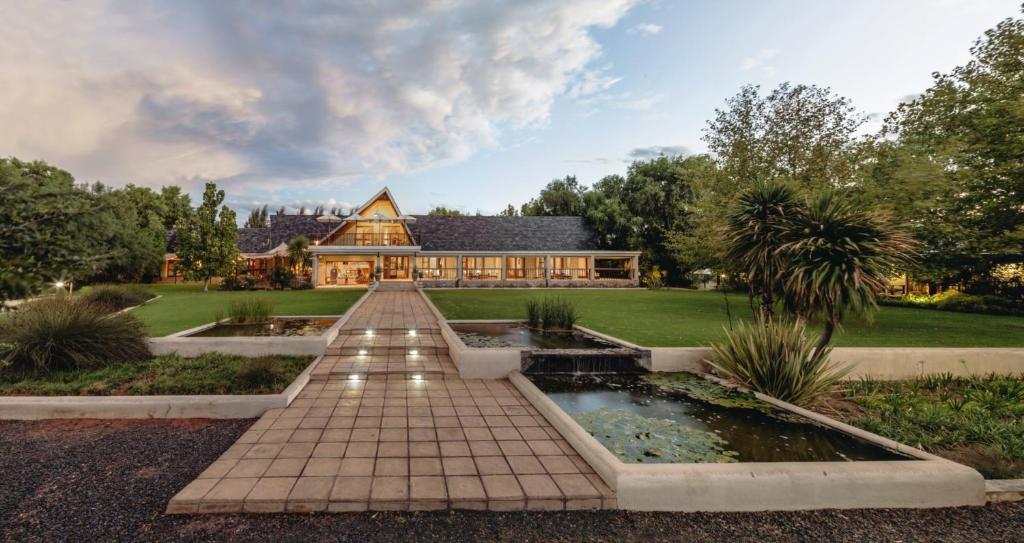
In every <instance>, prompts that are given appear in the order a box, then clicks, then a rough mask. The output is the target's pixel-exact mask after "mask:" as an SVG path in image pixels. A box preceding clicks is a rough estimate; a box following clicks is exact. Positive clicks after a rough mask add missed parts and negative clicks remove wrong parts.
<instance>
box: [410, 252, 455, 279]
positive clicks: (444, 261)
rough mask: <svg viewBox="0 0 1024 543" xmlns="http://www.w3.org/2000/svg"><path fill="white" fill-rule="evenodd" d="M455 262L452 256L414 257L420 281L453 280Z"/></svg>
mask: <svg viewBox="0 0 1024 543" xmlns="http://www.w3.org/2000/svg"><path fill="white" fill-rule="evenodd" d="M457 263H458V261H457V260H456V257H454V256H421V257H418V258H417V259H416V268H417V271H418V272H419V279H420V280H422V281H454V280H455V279H457V277H456V274H457V272H458V270H457Z"/></svg>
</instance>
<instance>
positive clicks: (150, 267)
mask: <svg viewBox="0 0 1024 543" xmlns="http://www.w3.org/2000/svg"><path fill="white" fill-rule="evenodd" d="M91 191H92V193H93V194H95V195H96V199H97V201H98V202H99V204H100V207H99V209H98V210H97V211H96V213H97V216H98V218H99V219H100V220H101V222H102V223H103V224H104V225H105V228H103V229H102V230H100V231H98V232H96V234H97V235H98V236H100V237H101V243H102V245H103V246H104V247H106V248H107V251H108V252H109V258H108V259H107V260H106V261H105V263H104V266H103V268H102V269H101V270H99V272H98V275H97V276H96V277H94V279H103V280H113V281H141V280H144V279H147V278H150V277H154V276H157V275H159V274H160V266H161V265H162V264H163V259H164V253H166V252H167V238H166V229H165V223H164V218H165V216H166V215H167V213H168V211H167V209H166V207H165V200H164V199H163V198H162V197H161V195H160V194H159V193H157V192H156V191H154V190H152V189H150V188H147V187H138V186H135V185H131V184H129V185H127V186H125V187H124V188H120V189H111V188H109V187H106V186H104V185H102V184H100V183H96V184H94V185H93V187H92V189H91Z"/></svg>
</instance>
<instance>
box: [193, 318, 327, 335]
mask: <svg viewBox="0 0 1024 543" xmlns="http://www.w3.org/2000/svg"><path fill="white" fill-rule="evenodd" d="M335 322H337V319H311V318H275V319H271V320H270V321H269V322H264V323H255V324H230V323H218V324H215V325H214V326H211V327H210V328H206V329H204V330H200V331H198V332H195V333H193V334H189V335H188V337H256V336H260V337H268V336H319V335H320V334H322V333H324V331H325V330H327V329H328V328H330V327H331V325H333V324H334V323H335Z"/></svg>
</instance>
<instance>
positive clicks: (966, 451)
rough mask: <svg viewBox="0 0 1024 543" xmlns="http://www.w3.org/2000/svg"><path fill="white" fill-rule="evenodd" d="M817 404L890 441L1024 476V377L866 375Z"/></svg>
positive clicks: (992, 472) (1000, 474)
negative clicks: (903, 378)
mask: <svg viewBox="0 0 1024 543" xmlns="http://www.w3.org/2000/svg"><path fill="white" fill-rule="evenodd" d="M816 409H817V410H818V411H819V412H821V413H823V414H825V415H827V416H830V417H834V418H838V419H840V420H842V421H843V422H846V423H849V424H852V425H854V426H857V427H860V428H863V429H865V430H867V431H869V432H874V433H876V434H879V435H882V436H885V437H888V438H890V439H893V440H896V441H899V442H901V443H906V444H908V445H914V446H916V447H920V448H922V449H924V450H926V451H928V452H931V453H934V454H937V455H939V456H943V457H946V458H948V459H950V460H953V461H955V462H960V463H962V464H966V465H968V466H971V467H972V468H975V469H977V470H978V471H980V472H981V474H982V475H984V476H985V477H986V478H992V479H1016V478H1020V477H1024V381H1022V380H1021V379H1020V378H1014V377H1000V376H986V377H978V376H974V377H966V378H965V377H954V376H952V375H949V374H944V375H934V376H927V377H921V378H918V379H914V380H910V381H874V380H867V379H864V380H860V381H852V382H849V383H841V384H839V385H836V386H835V387H834V389H833V390H832V391H831V393H830V394H828V395H827V396H826V397H825V399H824V401H823V402H821V403H820V404H819V405H818V406H817V407H816Z"/></svg>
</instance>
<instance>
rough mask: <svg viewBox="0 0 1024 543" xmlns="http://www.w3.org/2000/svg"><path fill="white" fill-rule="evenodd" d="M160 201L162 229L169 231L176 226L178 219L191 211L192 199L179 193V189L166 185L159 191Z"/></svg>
mask: <svg viewBox="0 0 1024 543" xmlns="http://www.w3.org/2000/svg"><path fill="white" fill-rule="evenodd" d="M160 201H161V203H162V206H163V210H164V213H163V222H164V229H165V230H170V229H172V228H174V225H176V224H178V219H180V218H181V217H183V216H185V215H187V214H188V213H190V212H191V211H192V198H190V197H189V195H188V194H185V193H183V192H182V191H181V187H179V186H176V185H168V186H166V187H163V188H161V189H160Z"/></svg>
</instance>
